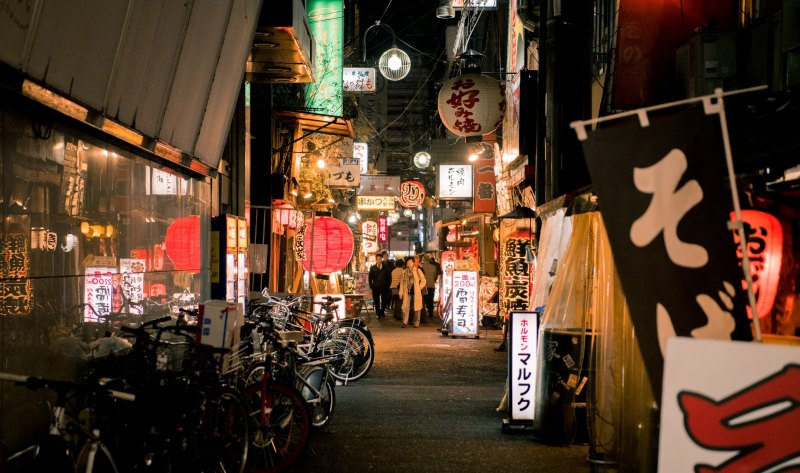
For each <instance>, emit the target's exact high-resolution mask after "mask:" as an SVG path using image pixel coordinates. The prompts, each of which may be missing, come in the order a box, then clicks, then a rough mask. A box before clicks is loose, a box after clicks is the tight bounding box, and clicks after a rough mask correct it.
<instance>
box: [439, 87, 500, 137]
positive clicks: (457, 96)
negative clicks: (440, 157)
mask: <svg viewBox="0 0 800 473" xmlns="http://www.w3.org/2000/svg"><path fill="white" fill-rule="evenodd" d="M504 93H505V91H504V90H503V88H502V86H501V84H500V81H499V80H497V79H494V78H491V77H489V76H484V75H482V74H462V75H460V76H458V77H454V78H452V79H450V80H448V81H447V82H445V83H444V84H443V85H442V88H441V89H439V97H438V108H439V116H440V117H441V119H442V123H444V125H445V126H446V127H447V129H448V130H450V131H451V132H453V133H454V134H456V135H458V136H464V137H467V136H481V135H485V134H487V133H491V132H492V131H494V130H495V129H496V128H497V127H498V126H499V125H500V122H501V121H502V118H503V115H502V113H503V108H504V105H505V97H504Z"/></svg>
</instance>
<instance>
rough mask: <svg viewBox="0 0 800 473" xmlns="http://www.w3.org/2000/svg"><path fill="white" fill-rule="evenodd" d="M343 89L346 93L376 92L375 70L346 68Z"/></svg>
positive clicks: (370, 68)
mask: <svg viewBox="0 0 800 473" xmlns="http://www.w3.org/2000/svg"><path fill="white" fill-rule="evenodd" d="M342 87H343V88H344V90H345V92H375V68H374V67H345V68H344V70H343V71H342Z"/></svg>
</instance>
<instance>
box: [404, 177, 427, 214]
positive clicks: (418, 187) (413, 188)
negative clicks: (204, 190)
mask: <svg viewBox="0 0 800 473" xmlns="http://www.w3.org/2000/svg"><path fill="white" fill-rule="evenodd" d="M424 200H425V186H424V185H422V183H421V182H419V181H403V182H402V183H401V184H400V205H402V206H403V207H406V208H413V209H415V208H417V207H419V206H420V205H422V202H423V201H424Z"/></svg>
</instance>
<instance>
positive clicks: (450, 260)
mask: <svg viewBox="0 0 800 473" xmlns="http://www.w3.org/2000/svg"><path fill="white" fill-rule="evenodd" d="M455 269H456V252H455V251H443V252H442V294H441V306H442V308H444V307H447V306H448V305H450V304H448V303H447V302H448V298H449V297H450V293H451V292H453V271H455ZM450 306H451V307H452V305H450ZM445 315H447V314H445ZM445 318H446V317H445Z"/></svg>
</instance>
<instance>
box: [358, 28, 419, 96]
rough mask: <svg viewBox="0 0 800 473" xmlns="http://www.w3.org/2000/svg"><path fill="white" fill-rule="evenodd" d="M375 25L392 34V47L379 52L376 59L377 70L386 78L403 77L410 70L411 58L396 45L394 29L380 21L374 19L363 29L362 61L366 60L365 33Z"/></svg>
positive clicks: (399, 78)
mask: <svg viewBox="0 0 800 473" xmlns="http://www.w3.org/2000/svg"><path fill="white" fill-rule="evenodd" d="M375 27H383V28H386V29H388V30H389V32H390V33H391V34H392V47H391V48H389V49H388V50H386V51H385V52H384V53H383V54H381V57H380V59H378V70H379V71H380V73H381V75H382V76H383V77H384V78H386V79H388V80H393V81H395V80H401V79H403V78H405V77H406V76H407V75H408V73H409V72H410V71H411V58H410V57H409V56H408V53H406V52H405V51H403V50H402V49H400V48H398V47H397V41H396V39H395V36H394V30H393V29H392V28H391V27H390V26H389V25H385V24H382V23H381V22H380V21H376V22H375V24H374V25H372V26H370V27H369V28H367V30H366V31H364V40H363V42H362V50H363V61H364V62H367V33H369V30H371V29H372V28H375Z"/></svg>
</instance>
